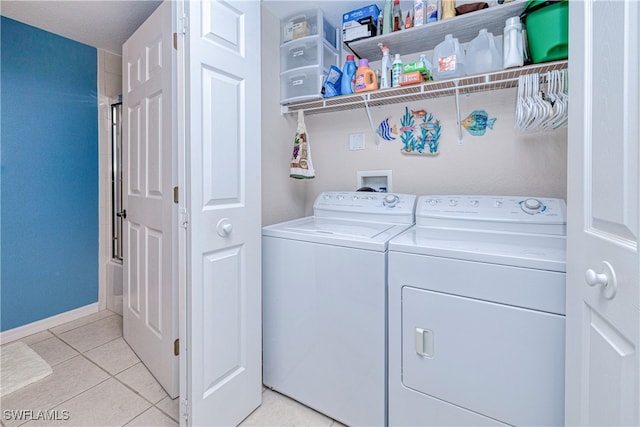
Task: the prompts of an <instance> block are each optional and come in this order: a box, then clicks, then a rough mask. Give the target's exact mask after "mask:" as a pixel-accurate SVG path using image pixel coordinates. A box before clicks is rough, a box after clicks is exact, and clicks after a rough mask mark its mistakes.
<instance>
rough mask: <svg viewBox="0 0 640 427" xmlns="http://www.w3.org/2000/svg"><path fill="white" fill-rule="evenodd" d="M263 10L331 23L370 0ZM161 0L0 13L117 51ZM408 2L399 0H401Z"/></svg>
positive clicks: (11, 2) (33, 4) (37, 6)
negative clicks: (315, 15) (319, 14)
mask: <svg viewBox="0 0 640 427" xmlns="http://www.w3.org/2000/svg"><path fill="white" fill-rule="evenodd" d="M262 1H263V6H264V7H265V9H266V10H268V11H269V12H271V13H273V14H274V15H275V16H277V17H278V18H284V17H286V16H289V15H293V14H295V13H298V12H300V11H303V10H309V9H315V8H321V9H322V10H323V11H324V14H325V18H326V19H327V20H328V21H329V22H330V23H331V24H332V25H334V26H336V27H339V26H341V25H342V13H344V12H348V11H350V10H354V9H357V8H360V7H363V6H367V5H369V4H372V3H377V4H379V5H382V4H383V2H382V1H381V0H379V1H372V0H316V1H309V0H262ZM161 2H162V1H161V0H110V1H105V0H44V1H32V0H1V2H0V13H2V15H4V16H6V17H8V18H11V19H15V20H16V21H20V22H23V23H25V24H29V25H32V26H34V27H37V28H41V29H43V30H46V31H49V32H52V33H54V34H58V35H61V36H64V37H67V38H70V39H72V40H76V41H79V42H81V43H85V44H88V45H89V46H94V47H96V48H99V49H104V50H107V51H109V52H113V53H116V54H118V55H120V54H121V53H122V44H123V43H124V42H125V41H126V40H127V39H128V38H129V36H131V34H133V32H134V31H135V30H136V29H137V28H138V27H139V26H140V24H142V23H143V22H144V20H145V19H147V17H149V15H151V13H152V12H153V11H154V10H155V9H156V8H157V7H158V5H160V3H161ZM405 2H407V3H411V2H410V1H407V0H403V3H405Z"/></svg>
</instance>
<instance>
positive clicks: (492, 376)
mask: <svg viewBox="0 0 640 427" xmlns="http://www.w3.org/2000/svg"><path fill="white" fill-rule="evenodd" d="M402 364H403V370H402V382H403V383H404V385H405V386H407V387H409V388H411V389H413V390H416V391H418V392H421V393H425V394H427V395H430V396H433V397H435V398H438V399H441V400H444V401H446V402H449V403H452V404H454V405H458V406H461V407H463V408H466V409H469V410H471V411H474V412H477V413H480V414H483V415H485V416H488V417H491V418H493V419H496V420H499V421H501V422H504V423H507V424H511V425H539V426H542V425H544V426H555V425H558V426H559V425H562V424H563V422H564V316H559V315H556V314H549V313H544V312H539V311H533V310H528V309H523V308H519V307H514V306H508V305H502V304H495V303H490V302H486V301H481V300H475V299H470V298H464V297H459V296H454V295H449V294H444V293H438V292H431V291H427V290H423V289H417V288H412V287H404V288H403V289H402Z"/></svg>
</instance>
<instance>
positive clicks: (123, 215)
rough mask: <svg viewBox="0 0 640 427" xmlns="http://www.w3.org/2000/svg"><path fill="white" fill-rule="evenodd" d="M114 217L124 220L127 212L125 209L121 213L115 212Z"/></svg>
mask: <svg viewBox="0 0 640 427" xmlns="http://www.w3.org/2000/svg"><path fill="white" fill-rule="evenodd" d="M116 215H117V216H119V217H120V218H123V219H124V218H126V217H127V210H126V209H125V210H123V211H122V212H117V213H116Z"/></svg>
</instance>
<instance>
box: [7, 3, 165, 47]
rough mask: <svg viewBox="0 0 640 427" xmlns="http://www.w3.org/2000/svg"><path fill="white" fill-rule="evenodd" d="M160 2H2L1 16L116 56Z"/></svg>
mask: <svg viewBox="0 0 640 427" xmlns="http://www.w3.org/2000/svg"><path fill="white" fill-rule="evenodd" d="M160 3H161V1H160V0H112V1H103V0H85V1H78V0H71V1H58V0H48V1H31V0H2V4H1V6H0V8H1V9H0V13H2V15H3V16H6V17H8V18H11V19H14V20H16V21H20V22H22V23H25V24H29V25H32V26H34V27H37V28H41V29H43V30H46V31H49V32H51V33H54V34H58V35H61V36H64V37H67V38H70V39H72V40H76V41H78V42H80V43H84V44H88V45H89V46H93V47H96V48H98V49H104V50H107V51H109V52H113V53H116V54H118V55H120V54H121V53H122V44H123V43H124V42H125V41H126V40H127V39H128V38H129V36H131V34H133V32H134V31H135V30H136V28H138V27H139V26H140V24H142V23H143V22H144V21H145V19H147V17H149V15H151V13H152V12H153V11H154V10H155V9H156V8H157V7H158V5H160Z"/></svg>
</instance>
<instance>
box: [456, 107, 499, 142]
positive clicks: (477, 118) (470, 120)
mask: <svg viewBox="0 0 640 427" xmlns="http://www.w3.org/2000/svg"><path fill="white" fill-rule="evenodd" d="M495 122H496V119H495V118H493V119H490V118H489V114H487V112H486V111H484V110H475V111H472V112H471V114H469V115H468V116H467V117H466V118H465V119H464V120H462V122H461V123H460V124H461V125H462V126H463V127H464V128H465V129H466V130H467V131H468V132H469V133H470V134H471V135H473V136H482V135H484V134H485V132H486V131H487V128H489V129H493V124H494V123H495Z"/></svg>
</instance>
